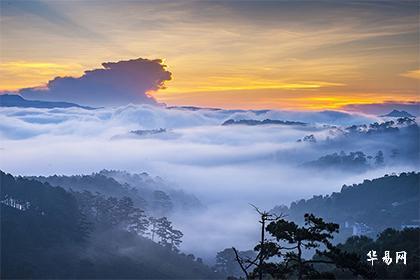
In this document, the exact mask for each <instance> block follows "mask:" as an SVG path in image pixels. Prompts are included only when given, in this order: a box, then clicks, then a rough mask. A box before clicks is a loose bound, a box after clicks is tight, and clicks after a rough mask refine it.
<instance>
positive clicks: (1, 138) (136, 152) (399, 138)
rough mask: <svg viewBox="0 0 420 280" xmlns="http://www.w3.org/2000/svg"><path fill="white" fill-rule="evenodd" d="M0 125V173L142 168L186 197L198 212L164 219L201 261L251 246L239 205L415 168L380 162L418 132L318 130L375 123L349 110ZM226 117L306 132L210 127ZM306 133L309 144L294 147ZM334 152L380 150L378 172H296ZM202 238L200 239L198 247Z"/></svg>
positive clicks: (155, 114) (137, 110) (19, 114)
mask: <svg viewBox="0 0 420 280" xmlns="http://www.w3.org/2000/svg"><path fill="white" fill-rule="evenodd" d="M0 118H1V119H2V120H3V121H2V122H0V157H1V159H2V160H0V169H2V170H4V171H6V172H10V173H12V174H15V175H52V174H67V175H71V174H87V173H91V172H97V171H99V170H101V169H104V168H106V169H119V170H127V171H131V172H136V173H141V172H143V171H146V172H148V173H150V174H152V175H158V176H161V177H163V178H164V179H166V180H168V181H170V182H174V183H176V185H177V186H179V187H180V188H182V189H183V190H185V191H187V192H189V193H193V194H194V195H196V196H197V197H198V198H199V199H200V200H201V201H202V202H203V203H204V204H205V205H206V206H207V210H205V211H204V212H200V211H197V212H196V213H192V214H191V215H189V216H188V219H185V215H183V216H178V215H176V216H175V217H171V220H173V221H174V223H175V224H176V228H179V229H181V230H182V231H183V232H184V233H185V236H184V242H183V243H182V249H183V250H186V251H187V252H191V253H194V254H195V255H198V256H201V257H206V256H207V257H208V258H210V257H214V255H215V253H216V251H220V250H222V249H223V248H225V247H230V246H237V247H239V248H241V249H247V248H251V246H252V245H253V244H254V243H255V240H256V239H257V234H258V229H257V228H256V227H255V225H256V219H257V218H258V217H257V216H256V215H255V212H254V211H253V210H252V208H251V207H250V206H249V204H248V203H253V204H255V205H257V206H259V207H261V208H262V209H267V210H268V209H271V208H272V207H274V206H275V205H278V204H289V203H290V202H291V201H294V200H296V199H299V198H309V197H311V196H312V195H314V194H317V195H318V194H329V193H331V192H334V191H339V190H340V188H341V186H342V185H343V184H352V183H357V182H362V181H363V179H365V178H370V179H371V178H375V177H380V176H383V175H384V174H385V173H390V172H397V173H398V172H401V171H409V170H418V167H417V166H418V164H417V163H418V161H417V162H415V163H412V162H408V160H407V159H406V158H402V159H403V160H402V162H401V163H399V162H396V163H393V162H391V159H390V151H391V150H392V149H394V148H398V149H400V150H401V149H406V150H407V153H408V151H410V154H413V155H418V145H417V143H418V139H419V137H418V134H417V136H416V135H414V136H413V134H410V135H408V134H405V135H404V134H402V133H399V134H396V135H394V134H393V133H391V134H389V135H388V134H380V135H377V136H376V137H375V136H374V135H371V136H369V137H366V136H364V135H363V134H360V135H359V134H357V135H356V136H355V137H354V138H351V139H350V140H346V139H348V138H344V139H342V137H340V136H341V135H342V134H341V133H339V129H338V128H337V129H332V128H331V127H330V126H326V127H325V126H323V125H322V124H334V125H338V126H340V127H341V126H342V125H344V126H347V125H348V124H349V123H361V122H363V121H364V122H365V123H370V122H373V121H377V120H378V119H377V118H376V117H372V116H370V118H371V119H369V116H366V115H361V114H357V113H352V114H349V113H343V112H333V111H323V112H297V111H274V110H272V111H269V110H268V111H245V110H209V109H202V110H187V109H176V108H173V109H167V108H165V107H161V106H151V105H145V104H142V105H128V106H121V107H118V108H101V109H97V110H84V109H81V108H54V109H44V108H16V107H0ZM230 118H234V119H241V118H247V119H260V120H261V119H265V118H272V119H283V120H300V121H304V122H309V123H311V125H308V126H305V127H293V126H252V127H251V126H221V125H220V124H221V123H223V122H224V121H225V120H227V119H230ZM156 128H166V129H167V130H168V133H174V134H176V137H173V138H160V137H159V136H156V137H155V138H153V137H150V138H146V137H145V138H142V137H138V138H121V139H117V140H112V137H113V136H114V135H120V134H124V133H126V134H127V133H128V132H129V131H130V130H136V129H156ZM331 132H334V133H331ZM335 132H336V133H335ZM309 134H314V135H315V137H316V139H317V141H318V142H317V143H315V144H311V143H298V142H296V140H297V139H301V138H302V137H304V136H305V135H309ZM327 137H329V138H330V140H329V141H327V140H326V138H327ZM340 139H342V140H340ZM407 143H411V144H407ZM340 150H344V151H345V152H346V153H348V152H350V151H357V150H361V151H363V152H364V153H366V154H368V155H373V154H374V153H376V152H377V151H378V150H382V151H383V152H384V155H385V162H386V164H387V165H386V166H384V167H383V168H382V167H381V168H379V169H372V170H367V171H366V173H363V174H354V173H349V172H346V171H333V172H327V171H324V170H320V171H316V172H313V171H308V170H307V169H303V168H301V167H300V166H301V164H302V163H304V162H307V161H311V160H315V159H317V158H319V157H320V156H323V155H326V154H331V153H334V152H340ZM402 155H403V153H400V155H399V156H401V157H402ZM400 164H401V165H400ZM302 178H305V180H302ZM238 236H239V237H238ZM202 240H207V241H208V242H206V244H203V242H202Z"/></svg>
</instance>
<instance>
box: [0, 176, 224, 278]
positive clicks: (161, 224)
mask: <svg viewBox="0 0 420 280" xmlns="http://www.w3.org/2000/svg"><path fill="white" fill-rule="evenodd" d="M0 184H1V193H0V195H1V197H0V201H1V214H2V215H1V244H2V246H1V256H2V258H1V278H3V279H5V278H160V279H161V278H190V279H191V278H217V277H218V276H217V275H216V274H214V273H213V272H212V270H211V269H210V268H208V267H207V266H205V265H203V263H202V261H201V259H200V258H197V259H195V257H194V256H193V255H185V254H183V253H181V252H180V251H179V249H178V247H179V244H180V243H181V242H182V236H183V234H182V232H180V231H179V230H177V229H176V228H174V226H173V225H172V223H171V221H170V220H168V219H167V218H166V217H151V216H147V215H146V214H145V212H144V211H143V210H142V209H141V208H138V207H136V206H134V203H133V201H132V200H131V198H129V197H120V198H118V197H113V196H107V195H104V194H101V193H91V192H88V191H83V192H76V191H66V190H65V189H63V188H61V187H53V186H51V185H50V184H48V183H42V182H39V181H36V180H30V179H26V178H22V177H13V176H12V175H10V174H5V173H4V172H1V171H0ZM163 260H164V262H163Z"/></svg>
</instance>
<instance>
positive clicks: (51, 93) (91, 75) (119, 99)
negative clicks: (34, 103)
mask: <svg viewBox="0 0 420 280" xmlns="http://www.w3.org/2000/svg"><path fill="white" fill-rule="evenodd" d="M102 66H103V68H101V69H94V70H88V71H85V73H84V74H83V75H82V76H81V77H79V78H74V77H56V78H54V79H53V80H50V81H49V82H48V84H47V86H46V88H25V89H21V90H19V93H20V94H21V95H22V96H23V97H25V98H28V99H38V100H48V101H68V102H75V103H80V104H84V105H90V106H109V105H111V106H112V105H125V104H127V103H143V104H144V103H146V104H157V102H156V100H155V99H154V98H153V97H152V96H150V95H148V92H150V91H156V90H158V89H163V88H165V82H166V81H169V80H171V72H169V71H167V70H166V65H164V64H163V62H162V60H161V59H155V60H149V59H143V58H138V59H132V60H126V61H118V62H106V63H102Z"/></svg>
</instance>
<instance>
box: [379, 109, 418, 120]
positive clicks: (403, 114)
mask: <svg viewBox="0 0 420 280" xmlns="http://www.w3.org/2000/svg"><path fill="white" fill-rule="evenodd" d="M381 117H391V118H415V116H413V115H412V114H410V113H408V112H406V111H403V110H401V111H398V110H392V112H389V113H388V114H386V115H382V116H381Z"/></svg>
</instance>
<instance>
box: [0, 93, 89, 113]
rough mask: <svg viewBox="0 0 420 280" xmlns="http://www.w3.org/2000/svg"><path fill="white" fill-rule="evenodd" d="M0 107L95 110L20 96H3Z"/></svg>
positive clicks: (73, 104) (72, 104) (0, 97)
mask: <svg viewBox="0 0 420 280" xmlns="http://www.w3.org/2000/svg"><path fill="white" fill-rule="evenodd" d="M0 107H22V108H70V107H77V108H82V109H86V110H93V109H95V108H92V107H87V106H81V105H78V104H75V103H69V102H52V101H40V100H27V99H24V98H23V97H21V96H20V95H14V94H3V95H0Z"/></svg>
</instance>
